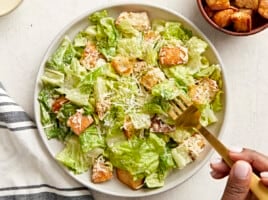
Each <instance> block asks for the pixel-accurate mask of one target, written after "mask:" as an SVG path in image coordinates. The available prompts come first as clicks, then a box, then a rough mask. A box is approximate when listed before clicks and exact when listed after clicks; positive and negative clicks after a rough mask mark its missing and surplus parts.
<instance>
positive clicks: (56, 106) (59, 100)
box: [52, 96, 69, 113]
mask: <svg viewBox="0 0 268 200" xmlns="http://www.w3.org/2000/svg"><path fill="white" fill-rule="evenodd" d="M68 101H69V100H68V99H66V98H65V97H64V96H61V97H59V98H57V99H56V100H55V101H54V102H53V104H52V111H53V112H54V113H57V112H58V111H59V110H60V109H61V107H62V106H63V104H65V103H67V102H68Z"/></svg>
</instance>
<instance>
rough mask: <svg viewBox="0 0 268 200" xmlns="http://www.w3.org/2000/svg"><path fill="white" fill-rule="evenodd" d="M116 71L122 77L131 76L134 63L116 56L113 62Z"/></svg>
mask: <svg viewBox="0 0 268 200" xmlns="http://www.w3.org/2000/svg"><path fill="white" fill-rule="evenodd" d="M111 65H112V67H113V68H114V70H115V71H116V72H117V73H118V74H120V75H126V76H127V75H130V74H131V73H132V72H133V62H131V61H130V60H129V59H128V58H126V57H123V56H116V57H115V58H113V60H112V62H111Z"/></svg>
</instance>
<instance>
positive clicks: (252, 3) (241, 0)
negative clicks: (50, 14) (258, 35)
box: [234, 0, 259, 10]
mask: <svg viewBox="0 0 268 200" xmlns="http://www.w3.org/2000/svg"><path fill="white" fill-rule="evenodd" d="M234 4H235V5H236V6H237V7H239V8H249V9H252V10H257V9H258V6H259V0H235V2H234Z"/></svg>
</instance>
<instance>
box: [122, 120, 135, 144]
mask: <svg viewBox="0 0 268 200" xmlns="http://www.w3.org/2000/svg"><path fill="white" fill-rule="evenodd" d="M123 130H124V134H125V136H126V138H127V139H130V138H131V137H132V136H133V135H134V134H135V128H134V125H133V123H132V121H131V118H130V117H129V116H126V117H125V119H124V125H123Z"/></svg>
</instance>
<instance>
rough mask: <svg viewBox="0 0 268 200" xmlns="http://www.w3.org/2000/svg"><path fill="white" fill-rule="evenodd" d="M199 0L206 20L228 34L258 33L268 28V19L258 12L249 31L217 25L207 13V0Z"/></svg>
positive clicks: (246, 34)
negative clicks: (239, 30) (237, 30)
mask: <svg viewBox="0 0 268 200" xmlns="http://www.w3.org/2000/svg"><path fill="white" fill-rule="evenodd" d="M196 1H197V5H198V8H199V10H200V12H201V14H202V15H203V17H204V18H205V19H206V21H207V22H208V23H209V24H210V25H212V27H214V28H215V29H217V30H219V31H221V32H223V33H226V34H228V35H233V36H248V35H253V34H256V33H258V32H261V31H263V30H265V29H266V28H268V19H265V18H263V17H261V16H260V15H258V14H256V15H254V17H253V19H252V29H251V30H250V31H248V32H236V31H234V30H232V29H231V28H230V27H228V28H222V27H220V26H219V25H217V24H216V23H215V22H214V21H213V20H212V19H211V18H210V17H209V16H208V14H207V12H206V10H205V6H206V1H205V0H196Z"/></svg>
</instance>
